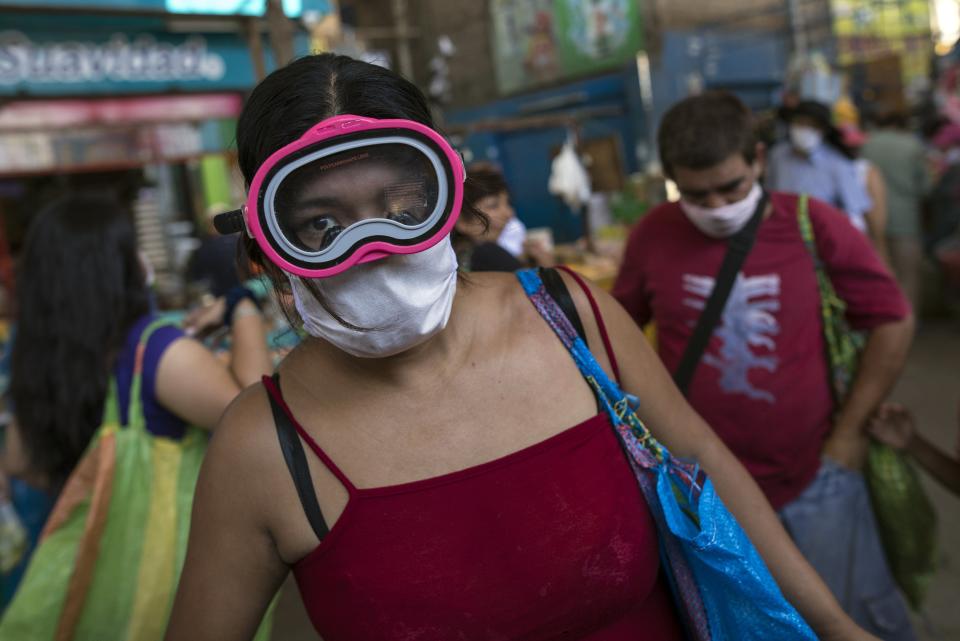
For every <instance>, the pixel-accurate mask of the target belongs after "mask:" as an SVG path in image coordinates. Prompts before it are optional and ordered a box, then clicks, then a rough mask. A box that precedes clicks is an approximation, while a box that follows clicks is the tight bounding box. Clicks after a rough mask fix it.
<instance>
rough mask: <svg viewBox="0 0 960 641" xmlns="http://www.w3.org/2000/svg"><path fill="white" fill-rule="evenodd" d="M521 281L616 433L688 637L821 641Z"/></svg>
mask: <svg viewBox="0 0 960 641" xmlns="http://www.w3.org/2000/svg"><path fill="white" fill-rule="evenodd" d="M517 278H519V280H520V283H521V284H522V285H523V288H524V291H525V292H526V293H527V296H528V297H529V298H530V300H531V302H533V304H534V306H535V307H536V308H537V311H538V312H540V315H541V316H543V317H544V319H546V321H547V323H548V324H549V325H550V327H551V328H552V329H553V330H554V332H555V333H556V334H557V336H559V338H560V340H561V341H562V342H563V344H564V346H565V347H566V348H567V350H568V351H569V352H570V354H571V356H572V357H573V359H574V361H575V362H576V364H577V367H578V368H579V369H580V373H581V374H582V375H583V376H584V378H585V379H586V380H587V381H588V382H589V383H590V385H591V386H592V387H593V388H594V390H595V391H596V393H597V396H598V398H599V399H600V402H601V403H602V405H603V406H604V408H605V409H606V411H607V413H608V414H609V416H610V420H611V422H612V423H613V425H614V426H615V428H616V431H617V434H618V435H619V437H620V440H621V443H622V444H623V446H624V449H625V451H626V452H627V454H628V457H627V458H628V460H629V461H630V464H631V467H632V468H633V470H634V473H635V475H636V477H637V482H638V483H639V485H640V488H641V490H642V491H643V494H644V496H645V497H646V499H647V503H648V505H649V508H650V511H651V513H652V514H653V517H654V521H655V522H656V523H657V530H658V533H659V539H660V550H661V557H662V558H663V560H664V566H665V567H666V568H667V569H668V570H669V571H668V572H667V576H668V578H669V581H670V587H671V589H672V590H673V593H674V597H675V600H676V602H677V606H678V609H679V611H680V614H681V619H682V620H683V621H684V625H685V627H686V630H687V634H688V635H689V637H690V638H691V639H695V640H697V641H725V640H727V639H730V640H737V641H753V640H756V641H761V640H763V641H765V640H768V639H778V640H780V641H792V640H798V641H799V640H804V639H813V640H815V639H816V638H817V637H816V635H815V634H814V633H813V630H811V629H810V627H809V626H808V625H807V623H806V622H805V621H804V620H803V618H802V617H801V616H800V614H799V613H798V612H797V611H796V609H794V607H793V606H792V605H790V603H789V602H787V600H786V599H785V598H784V596H783V594H782V593H781V592H780V588H779V587H778V586H777V584H776V582H775V581H774V580H773V577H772V576H771V575H770V571H769V570H768V569H767V566H766V564H765V563H764V562H763V559H761V558H760V555H759V553H758V552H757V551H756V549H755V548H754V547H753V544H752V543H751V542H750V539H749V538H748V537H747V535H746V533H745V532H744V531H743V529H742V528H741V527H740V525H739V524H738V523H737V521H736V519H735V518H734V517H733V515H732V514H730V512H729V511H728V510H727V508H726V507H725V506H724V505H723V502H722V501H721V500H720V497H719V496H717V494H716V493H715V492H714V490H713V484H712V483H711V482H710V480H709V479H708V478H706V475H704V474H703V473H702V472H701V470H700V469H699V468H698V467H697V466H696V465H692V464H689V463H685V462H683V461H679V460H677V459H675V458H673V457H672V456H671V455H670V453H669V452H668V451H667V449H666V448H665V447H663V446H662V445H661V444H660V443H658V442H657V441H656V439H654V437H653V435H652V434H651V433H650V431H649V430H648V429H647V427H646V426H645V425H644V424H643V422H642V421H641V420H640V418H639V417H638V416H637V414H636V411H635V410H636V406H637V399H636V398H635V397H632V396H630V395H628V394H626V393H625V392H624V391H623V390H621V389H620V387H619V386H618V385H617V384H616V383H615V382H614V381H612V380H611V379H610V378H609V377H608V376H607V374H606V373H605V372H604V371H603V368H601V367H600V365H599V364H598V363H597V361H596V359H594V357H593V354H591V353H590V350H589V349H588V348H587V346H586V343H584V342H583V339H581V338H580V336H579V335H578V334H577V331H576V330H575V329H574V327H573V325H572V324H571V322H570V320H569V319H568V318H567V316H566V315H565V314H564V312H563V310H562V309H561V308H560V307H559V306H558V305H557V303H556V302H555V301H554V300H553V298H551V296H550V294H549V293H548V292H547V290H546V288H545V287H544V285H543V282H542V281H541V280H540V277H539V275H538V274H537V273H536V272H535V271H533V270H523V271H520V272H517Z"/></svg>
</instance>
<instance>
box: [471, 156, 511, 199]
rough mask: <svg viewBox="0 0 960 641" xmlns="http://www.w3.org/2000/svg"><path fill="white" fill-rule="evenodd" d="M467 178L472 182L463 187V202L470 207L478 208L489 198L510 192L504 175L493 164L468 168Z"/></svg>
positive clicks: (486, 163) (477, 163)
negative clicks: (482, 201) (479, 203)
mask: <svg viewBox="0 0 960 641" xmlns="http://www.w3.org/2000/svg"><path fill="white" fill-rule="evenodd" d="M467 176H469V177H470V180H469V181H468V182H467V184H465V185H464V186H463V202H464V204H466V205H468V206H470V207H476V206H477V203H478V202H480V201H481V200H483V199H484V198H486V197H487V196H496V195H498V194H502V193H504V192H509V191H510V190H509V188H508V187H507V181H506V180H504V179H503V173H502V172H501V171H500V169H499V168H497V166H496V165H494V164H492V163H489V162H475V163H473V164H472V165H470V166H469V167H467Z"/></svg>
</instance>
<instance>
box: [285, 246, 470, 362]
mask: <svg viewBox="0 0 960 641" xmlns="http://www.w3.org/2000/svg"><path fill="white" fill-rule="evenodd" d="M288 278H289V279H290V285H291V286H292V287H293V300H294V303H295V304H296V307H297V312H298V313H299V314H300V318H301V319H302V320H303V328H304V330H305V331H306V332H307V333H308V334H310V335H311V336H315V337H316V338H322V339H323V340H326V341H328V342H330V343H332V344H333V345H335V346H336V347H338V348H340V349H342V350H343V351H345V352H347V353H348V354H352V355H354V356H358V357H361V358H384V357H387V356H393V355H394V354H399V353H401V352H404V351H406V350H408V349H410V348H412V347H415V346H417V345H419V344H421V343H423V342H424V341H426V340H427V339H429V338H430V337H432V336H434V335H435V334H437V333H438V332H440V331H441V330H442V329H443V328H444V327H446V325H447V320H449V318H450V310H451V308H452V307H453V296H454V294H455V293H456V290H457V255H456V253H455V252H454V251H453V245H452V244H451V242H450V238H449V237H448V238H446V239H444V240H442V241H440V242H439V243H437V244H436V245H434V246H433V247H431V248H430V249H427V250H424V251H422V252H419V253H416V254H398V255H394V256H391V257H389V258H386V259H383V260H377V261H374V262H371V263H366V264H363V265H355V266H354V267H351V268H350V269H348V270H347V271H345V272H343V273H342V274H338V275H336V276H331V277H330V278H320V279H316V280H314V281H313V283H314V284H315V285H316V288H317V290H318V291H319V292H320V294H321V295H322V296H323V299H324V300H325V301H326V303H327V306H328V307H329V308H330V309H331V310H332V311H334V312H335V313H336V314H337V315H338V316H339V317H340V318H342V319H343V320H344V321H346V322H347V323H350V324H351V325H354V326H356V327H358V328H360V329H353V328H350V327H347V326H345V325H344V324H343V323H341V322H340V321H338V320H337V319H336V318H334V317H333V315H332V314H330V312H328V311H327V310H326V309H324V308H323V306H322V305H320V303H319V301H317V299H316V298H315V297H314V296H313V294H312V293H311V292H310V289H309V288H308V287H307V285H306V284H305V283H304V282H303V281H302V280H301V279H300V278H299V277H297V276H293V275H290V274H288Z"/></svg>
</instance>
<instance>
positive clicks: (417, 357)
mask: <svg viewBox="0 0 960 641" xmlns="http://www.w3.org/2000/svg"><path fill="white" fill-rule="evenodd" d="M237 143H238V152H239V163H240V167H241V170H242V172H243V174H244V177H245V178H246V181H247V184H248V186H249V197H248V200H247V205H246V207H245V209H244V210H241V211H239V212H233V213H231V214H229V215H227V216H226V217H224V218H221V219H220V223H219V224H220V227H221V229H223V230H225V231H227V230H234V229H244V228H245V230H246V232H247V234H248V236H249V240H248V250H249V252H250V254H251V256H252V257H253V259H254V260H257V261H259V262H260V263H261V264H262V265H263V267H264V268H265V270H266V271H267V273H268V274H269V275H270V276H271V278H272V279H273V280H274V283H275V285H276V286H278V287H279V288H282V289H284V290H287V291H290V292H292V295H293V296H292V297H293V300H294V302H295V310H292V311H291V315H293V316H295V320H299V321H300V322H301V323H302V326H303V328H304V330H305V331H306V332H307V333H308V334H309V335H310V337H309V338H308V339H307V340H305V341H304V342H303V344H301V345H300V346H299V347H298V348H297V349H295V350H294V351H293V352H292V353H291V354H290V355H289V356H288V357H287V358H286V359H285V361H284V362H283V363H282V364H281V366H280V368H279V372H278V374H277V375H276V376H274V377H272V378H267V379H265V380H264V381H263V384H262V385H261V386H257V387H254V388H251V389H249V390H248V391H247V392H246V393H245V394H244V395H243V396H242V397H241V398H239V399H238V400H237V402H236V403H235V404H234V405H233V406H232V407H231V408H230V410H228V412H227V413H226V414H225V416H224V417H223V420H222V424H221V426H220V428H219V430H218V432H217V435H216V437H215V438H214V441H213V443H212V445H211V449H210V451H209V453H208V456H207V459H206V462H205V466H204V470H203V473H202V475H201V480H200V482H199V484H198V489H197V497H196V504H197V509H196V510H195V512H194V523H193V528H192V531H191V540H190V548H189V552H188V555H187V560H186V565H185V568H184V573H183V577H182V580H181V584H180V590H179V593H178V596H177V602H176V605H175V607H174V611H173V614H172V618H171V622H170V627H169V629H168V632H167V639H169V640H170V641H178V640H180V639H218V640H223V639H227V640H229V639H237V640H239V639H248V638H249V637H250V636H251V634H252V631H253V630H254V629H255V628H256V625H257V623H258V622H259V620H260V617H261V616H262V614H263V612H264V610H265V608H266V607H267V604H268V603H269V601H270V599H271V597H272V596H273V595H274V593H275V592H276V590H277V588H278V587H279V586H280V584H281V583H282V582H283V581H284V579H285V578H286V576H287V574H288V573H289V572H291V571H292V572H293V573H294V575H295V577H296V579H297V583H298V586H299V588H300V592H301V594H302V597H303V600H304V604H305V606H306V609H307V611H308V613H309V614H310V618H311V620H312V622H313V624H314V626H315V627H316V629H317V631H318V633H319V634H320V635H321V636H322V637H323V638H324V639H325V640H326V641H340V640H345V639H350V640H357V639H384V640H390V639H410V638H417V639H422V640H436V641H447V640H449V639H489V638H498V639H521V638H523V639H533V638H536V639H552V638H557V637H560V636H563V638H571V639H595V640H599V639H604V640H607V641H610V640H614V639H658V640H663V639H680V638H682V636H683V632H682V630H681V629H680V624H679V619H678V616H677V612H676V608H675V605H674V603H673V601H672V599H671V597H670V591H669V587H668V584H667V580H666V578H665V576H664V574H663V572H662V571H661V569H660V565H659V554H658V542H657V534H656V530H655V528H654V525H653V521H652V518H651V515H650V512H649V511H648V508H647V506H646V503H645V502H644V498H643V495H642V494H641V493H640V490H639V488H638V486H637V483H636V480H635V478H634V476H633V473H632V471H631V469H630V465H629V463H628V461H627V459H626V458H625V456H624V454H623V451H622V450H621V448H620V444H619V442H618V441H617V438H616V435H615V434H614V432H613V430H612V429H611V423H610V419H609V418H608V416H607V414H606V413H604V412H600V411H598V402H597V399H596V398H595V397H594V395H593V393H592V391H591V388H590V387H589V385H588V384H587V383H586V382H585V381H584V379H583V378H582V377H581V375H580V374H579V372H578V371H577V367H576V366H575V365H574V363H573V361H572V360H571V359H570V356H569V354H568V353H567V350H566V349H565V348H564V347H563V345H562V344H561V343H560V342H559V341H558V340H557V338H556V336H555V335H554V334H553V332H552V330H551V329H550V327H549V326H548V325H547V324H546V323H545V322H544V320H543V319H542V318H541V316H540V315H539V314H538V313H537V310H536V309H535V308H534V307H533V306H532V305H531V304H530V300H529V299H528V298H527V296H526V294H525V293H524V290H523V289H522V288H521V286H520V284H519V283H518V282H517V280H516V279H515V278H514V276H513V275H511V274H498V273H482V274H480V273H477V274H470V275H460V274H458V271H457V264H456V257H455V254H454V252H453V250H452V248H451V245H450V232H451V230H452V229H453V226H454V225H455V223H456V220H457V218H458V216H470V215H476V214H474V213H473V212H470V211H463V212H461V207H462V191H463V182H464V180H465V179H466V180H469V178H468V177H465V176H464V171H463V165H462V163H461V162H460V158H459V156H458V155H457V154H456V152H455V151H454V150H453V149H451V148H450V146H449V144H448V143H447V142H446V141H445V140H444V139H443V137H442V136H441V135H440V134H438V133H437V132H436V131H434V129H433V128H432V120H431V116H430V111H429V109H428V107H427V104H426V101H425V99H424V97H423V95H422V94H421V93H420V91H419V90H418V89H416V87H414V86H413V85H412V84H410V83H409V82H407V81H406V80H404V79H403V78H401V77H400V76H398V75H396V74H394V73H392V72H390V71H388V70H385V69H382V68H379V67H375V66H372V65H368V64H366V63H362V62H359V61H356V60H352V59H350V58H347V57H343V56H334V55H329V54H325V55H319V56H311V57H307V58H302V59H300V60H297V61H295V62H293V63H291V64H290V65H288V66H287V67H285V68H283V69H280V70H278V71H276V72H274V73H273V74H271V75H270V76H269V77H267V78H266V79H265V80H264V81H263V82H262V83H261V84H260V85H259V86H258V87H257V88H256V89H255V90H254V91H253V93H252V94H251V96H250V99H249V101H248V103H247V105H246V107H245V108H244V112H243V114H242V115H241V117H240V120H239V122H238V131H237ZM563 278H564V280H565V281H566V283H567V286H568V287H569V289H570V292H571V294H572V297H573V299H574V303H575V305H576V307H577V309H578V311H579V314H580V315H581V317H582V318H583V320H584V325H585V333H586V336H587V341H588V343H589V345H590V346H591V347H592V348H593V350H594V352H595V354H596V357H597V359H598V360H599V362H600V363H601V365H602V366H603V367H604V369H605V370H606V371H608V372H609V373H610V375H612V376H617V377H618V378H619V380H620V381H621V382H622V385H623V386H624V387H625V388H626V389H627V390H628V391H630V392H631V393H633V394H635V395H636V396H638V397H640V398H641V399H642V403H643V405H642V410H641V414H642V417H643V419H644V420H645V421H647V422H648V424H649V425H650V426H651V429H652V431H653V432H654V433H655V434H656V436H657V438H658V439H660V440H662V441H663V442H664V443H665V444H666V445H667V446H668V447H669V448H670V449H671V451H673V452H675V453H676V454H677V455H679V456H684V457H690V458H695V459H697V460H698V461H699V462H700V463H701V464H702V465H703V467H704V468H705V469H707V470H708V471H709V472H710V474H711V475H712V477H713V480H714V483H715V485H716V486H717V487H718V489H719V491H720V494H721V495H722V496H723V498H724V501H725V502H726V503H727V504H728V505H729V506H730V508H731V510H732V511H733V512H734V513H735V514H736V515H737V517H738V519H739V520H740V522H741V523H742V524H743V526H744V528H745V529H746V530H747V531H748V532H749V533H750V535H751V536H752V537H753V539H754V541H756V543H757V547H758V548H759V549H761V550H763V552H764V555H765V557H766V560H767V562H768V564H769V565H770V566H771V568H772V570H773V573H774V574H775V575H776V576H777V577H779V578H780V579H781V581H782V583H781V585H782V587H783V590H784V592H785V593H786V594H787V596H788V598H790V599H791V600H792V601H793V602H794V604H795V605H796V606H797V607H798V609H800V611H801V612H802V614H803V615H804V616H805V617H806V618H807V620H808V621H809V622H810V623H811V625H812V626H813V627H814V628H815V629H817V631H818V632H819V633H821V636H822V638H833V639H848V638H849V639H854V638H869V637H866V636H865V635H862V633H861V632H860V631H859V630H858V629H857V628H856V627H855V626H853V624H852V623H851V622H850V621H849V619H847V618H846V617H845V616H844V615H843V613H842V612H841V611H840V610H839V608H838V607H837V606H836V603H835V602H834V601H833V600H832V598H831V597H830V595H829V593H828V592H827V591H826V589H825V588H824V587H823V586H822V584H821V583H820V582H819V580H818V579H817V577H816V575H815V574H814V573H813V571H812V570H811V569H810V567H809V566H808V565H807V564H806V562H805V561H803V559H802V558H801V557H800V555H799V553H798V552H797V551H796V549H795V548H793V546H792V544H791V543H790V541H789V539H788V538H787V536H786V534H785V533H784V532H783V530H782V528H781V526H780V525H779V523H778V521H777V519H776V516H775V515H774V514H773V512H772V511H771V510H770V508H769V506H767V504H766V503H765V501H764V499H763V497H762V496H761V494H760V492H759V490H758V489H757V487H756V485H755V484H754V483H753V481H752V480H751V479H750V477H749V476H748V475H747V474H746V472H745V471H744V470H743V468H742V467H741V466H740V465H739V464H738V463H737V462H736V460H735V459H734V458H733V457H732V456H731V455H730V453H729V452H728V451H727V450H726V448H725V447H724V446H723V445H722V444H721V443H720V441H719V440H718V439H717V438H716V437H715V436H714V435H713V434H712V432H711V431H710V430H709V428H708V427H707V426H706V425H705V424H704V423H703V421H702V420H701V419H699V418H698V417H697V416H696V414H695V413H694V412H693V411H692V410H691V409H690V408H689V406H688V405H687V404H686V402H685V401H684V400H683V398H682V396H681V395H680V394H679V393H678V392H677V391H676V389H675V388H674V387H673V384H672V383H671V381H670V378H669V376H668V375H667V373H666V372H665V371H664V370H663V368H662V366H661V365H660V363H659V361H658V359H657V356H656V355H655V354H654V353H653V352H652V351H651V350H650V348H649V347H648V346H647V345H646V343H645V341H644V339H643V336H642V334H641V333H640V331H639V329H637V328H636V326H635V325H634V324H633V322H632V321H631V319H630V318H629V316H628V315H627V314H626V313H625V312H624V311H623V310H622V309H621V308H620V307H619V305H617V303H615V302H614V301H613V300H612V299H611V298H610V297H609V296H607V295H606V294H604V293H602V292H600V291H597V290H594V289H593V288H590V289H589V290H584V289H581V288H580V286H579V285H578V284H577V283H576V282H575V281H573V280H572V279H569V278H568V277H567V276H563ZM591 296H592V297H594V298H595V299H596V303H597V309H598V314H599V316H595V315H594V313H593V311H592V307H591V304H590V301H589V297H591ZM601 319H602V320H601ZM605 344H608V345H609V346H610V347H609V351H608V350H607V349H606V348H605V347H604V345H605ZM618 360H619V361H620V365H619V367H618V364H617V361H618Z"/></svg>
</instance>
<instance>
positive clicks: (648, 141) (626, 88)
mask: <svg viewBox="0 0 960 641" xmlns="http://www.w3.org/2000/svg"><path fill="white" fill-rule="evenodd" d="M787 47H788V43H787V38H786V36H785V34H777V33H749V32H733V31H726V32H719V31H712V32H693V31H691V32H670V33H666V34H664V36H663V40H662V48H661V51H660V54H659V56H657V57H656V58H655V59H654V60H653V61H652V63H651V76H652V85H653V105H652V107H653V108H652V114H651V116H650V117H648V116H647V115H646V113H645V111H644V109H643V105H642V102H641V98H640V89H639V81H638V78H637V72H636V67H635V66H634V65H632V64H631V65H629V66H626V67H624V68H622V69H620V70H619V71H615V72H612V73H609V74H606V75H602V76H597V77H593V78H589V79H585V80H579V81H575V82H571V83H568V84H565V85H563V86H562V87H556V88H552V89H546V90H542V91H536V92H532V93H526V94H522V95H517V96H510V97H506V98H503V99H501V100H497V101H494V102H491V103H488V104H485V105H482V106H479V107H475V108H469V109H459V110H453V111H450V112H448V113H447V122H449V123H454V124H469V123H470V122H473V121H476V120H481V119H489V118H506V117H517V116H530V115H544V114H562V113H565V112H575V111H576V110H578V109H583V108H593V107H606V106H611V107H619V108H620V109H621V111H622V113H621V114H620V115H616V116H610V117H604V118H597V119H592V120H589V121H586V122H583V123H582V130H581V136H582V138H583V139H584V140H589V139H590V138H600V137H606V136H609V135H610V134H611V133H613V134H616V135H618V137H619V139H620V142H621V149H622V152H623V159H624V162H625V165H626V167H625V169H626V171H627V172H628V173H631V172H635V171H639V170H640V169H641V168H643V167H644V166H645V165H646V163H647V162H648V161H649V160H652V159H653V158H654V156H655V144H656V141H655V140H654V136H653V135H652V132H654V131H655V130H656V125H657V124H658V123H659V120H660V118H661V117H662V115H663V113H664V112H665V111H666V110H667V109H668V108H669V107H670V105H672V104H673V103H675V102H676V101H678V100H681V99H682V98H684V97H686V96H687V95H689V93H690V91H691V89H692V88H694V87H695V86H696V85H699V86H701V87H703V88H706V89H727V90H730V91H733V92H734V93H736V94H737V95H739V96H740V97H741V98H742V99H743V100H744V101H745V102H747V104H748V105H750V106H751V108H753V109H765V108H768V107H770V106H772V105H774V104H775V103H776V100H777V95H778V93H779V90H780V87H781V85H782V82H783V77H784V72H785V69H786V65H787V57H788V49H787ZM651 121H652V122H651ZM566 135H567V132H566V131H565V130H564V129H562V128H550V129H528V130H523V131H511V132H499V133H491V132H480V133H476V134H472V135H470V136H468V137H467V138H466V139H465V140H463V141H462V144H461V148H462V150H464V151H465V155H466V156H467V157H468V158H471V159H472V160H491V161H494V162H497V163H499V164H500V165H501V166H502V167H503V169H504V173H505V175H506V179H507V183H508V185H509V186H510V191H511V196H512V199H513V202H514V206H515V208H516V210H517V215H518V216H519V217H520V219H521V220H523V222H524V223H525V224H526V225H527V226H528V227H541V226H549V227H552V228H553V230H554V233H555V235H556V238H557V239H558V240H559V241H560V242H564V241H569V240H573V239H575V238H578V237H579V236H581V235H582V222H581V219H580V217H579V216H577V215H576V214H574V213H573V212H572V211H570V209H569V208H568V207H566V206H565V205H564V204H563V203H562V202H561V201H560V199H559V198H557V197H555V196H552V195H551V194H550V193H549V192H548V191H547V180H548V177H549V174H550V163H551V159H552V154H553V153H554V151H555V150H556V149H557V148H558V147H559V146H560V145H562V144H563V142H564V140H565V139H566Z"/></svg>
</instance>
